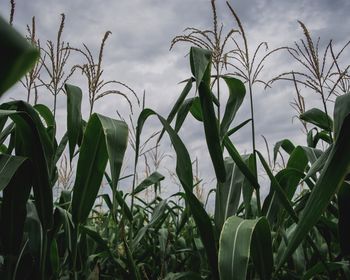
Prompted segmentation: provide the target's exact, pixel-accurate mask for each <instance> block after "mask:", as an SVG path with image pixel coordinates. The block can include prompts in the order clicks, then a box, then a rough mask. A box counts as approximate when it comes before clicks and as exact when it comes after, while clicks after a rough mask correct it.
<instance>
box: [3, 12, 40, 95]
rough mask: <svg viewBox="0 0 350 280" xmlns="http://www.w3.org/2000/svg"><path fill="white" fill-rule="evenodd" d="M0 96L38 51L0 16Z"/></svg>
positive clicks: (21, 74)
mask: <svg viewBox="0 0 350 280" xmlns="http://www.w3.org/2000/svg"><path fill="white" fill-rule="evenodd" d="M0 38H1V41H0V49H1V62H0V96H2V95H3V93H4V92H5V91H6V90H7V89H9V88H10V87H11V86H12V85H14V84H15V83H16V82H17V81H18V80H19V79H20V78H21V77H22V76H23V75H24V74H26V73H27V71H29V70H30V69H31V68H32V66H33V65H34V63H35V62H36V60H37V59H38V58H39V51H38V50H37V49H35V48H33V47H32V46H31V45H30V44H29V43H28V42H27V40H26V39H25V38H23V37H22V36H21V35H20V34H19V33H18V32H17V31H16V30H15V29H13V28H12V26H10V25H9V24H8V23H7V22H6V21H5V20H4V19H3V18H1V17H0Z"/></svg>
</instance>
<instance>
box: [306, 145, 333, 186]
mask: <svg viewBox="0 0 350 280" xmlns="http://www.w3.org/2000/svg"><path fill="white" fill-rule="evenodd" d="M332 147H333V144H332V145H330V146H329V147H328V148H327V150H325V151H324V152H323V153H322V154H321V155H320V156H319V157H318V158H317V160H316V161H314V163H312V165H311V167H310V169H309V171H308V172H307V174H306V176H305V178H304V181H306V180H307V179H309V178H311V177H313V176H314V175H316V173H317V172H319V171H320V170H321V169H322V168H323V166H324V165H325V163H326V161H327V159H328V157H329V154H330V152H331V150H332Z"/></svg>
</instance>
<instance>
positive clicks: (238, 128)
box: [226, 119, 252, 137]
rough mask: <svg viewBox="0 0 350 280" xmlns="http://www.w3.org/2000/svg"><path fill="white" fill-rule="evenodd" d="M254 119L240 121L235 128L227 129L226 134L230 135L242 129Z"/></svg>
mask: <svg viewBox="0 0 350 280" xmlns="http://www.w3.org/2000/svg"><path fill="white" fill-rule="evenodd" d="M251 120H252V119H248V120H245V121H244V122H242V123H240V124H239V125H237V126H235V127H234V128H232V129H230V130H229V131H227V133H226V136H227V137H229V136H231V135H232V134H234V133H235V132H237V131H238V130H240V129H241V128H242V127H243V126H245V125H246V124H247V123H249V122H250V121H251Z"/></svg>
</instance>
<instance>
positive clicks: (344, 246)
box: [338, 182, 350, 256]
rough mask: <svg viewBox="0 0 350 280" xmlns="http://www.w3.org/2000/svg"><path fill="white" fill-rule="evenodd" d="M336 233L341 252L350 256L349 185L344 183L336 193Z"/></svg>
mask: <svg viewBox="0 0 350 280" xmlns="http://www.w3.org/2000/svg"><path fill="white" fill-rule="evenodd" d="M338 211H339V221H338V232H339V243H340V248H341V252H342V254H343V255H344V256H348V255H350V240H349V236H350V217H349V215H350V184H349V183H347V182H344V183H343V185H342V186H341V188H340V190H339V193H338Z"/></svg>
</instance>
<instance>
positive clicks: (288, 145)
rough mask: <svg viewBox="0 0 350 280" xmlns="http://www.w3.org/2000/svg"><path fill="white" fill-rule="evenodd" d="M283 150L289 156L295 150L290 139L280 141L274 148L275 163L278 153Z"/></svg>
mask: <svg viewBox="0 0 350 280" xmlns="http://www.w3.org/2000/svg"><path fill="white" fill-rule="evenodd" d="M280 148H282V149H283V150H285V151H286V152H287V153H288V154H291V153H292V152H293V150H294V148H295V146H294V145H293V143H292V142H291V141H290V140H289V139H283V140H281V141H278V142H277V143H276V144H275V146H274V148H273V162H276V159H277V154H278V151H279V150H280Z"/></svg>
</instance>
